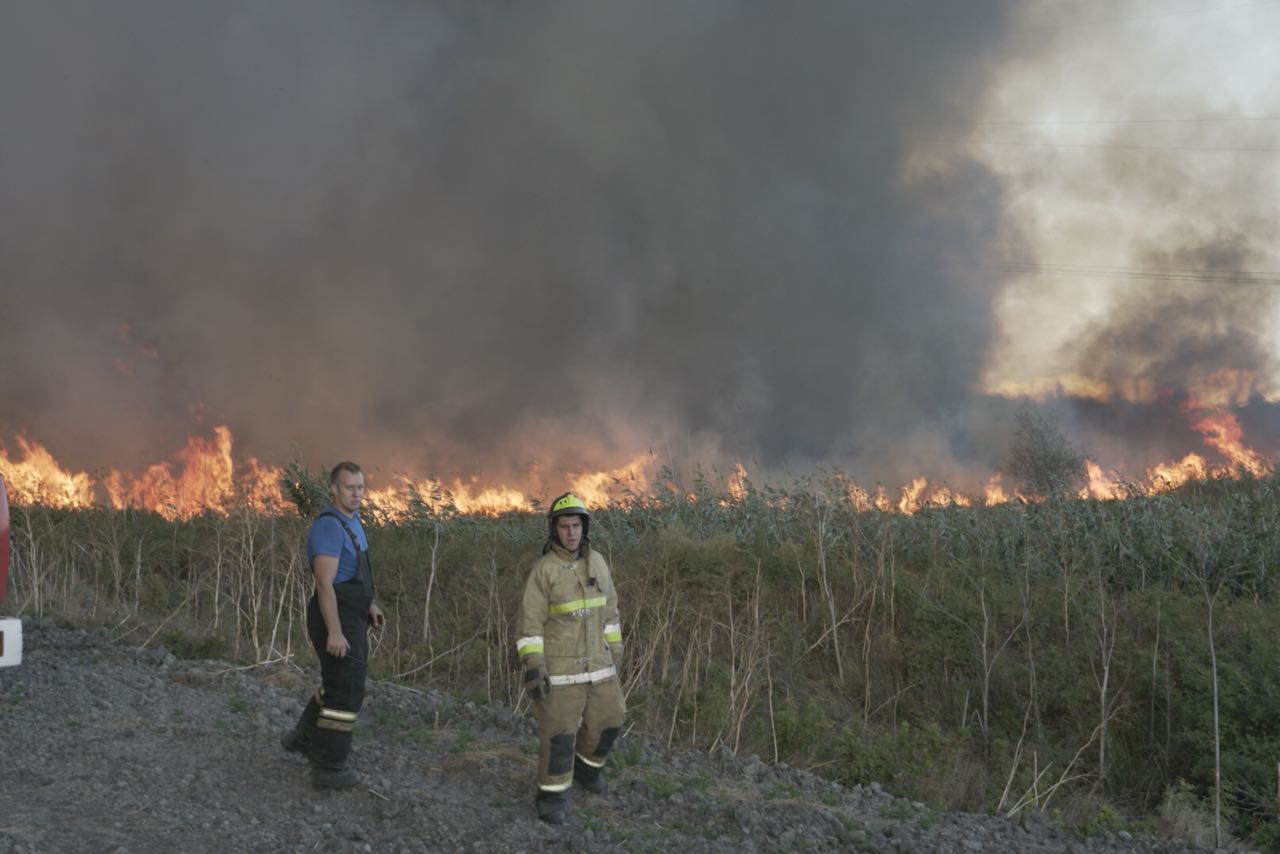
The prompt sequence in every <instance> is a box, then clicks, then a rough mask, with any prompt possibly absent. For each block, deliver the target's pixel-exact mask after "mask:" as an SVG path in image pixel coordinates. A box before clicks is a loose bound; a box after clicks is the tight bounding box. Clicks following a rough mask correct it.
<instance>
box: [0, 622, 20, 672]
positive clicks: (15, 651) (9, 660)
mask: <svg viewBox="0 0 1280 854" xmlns="http://www.w3.org/2000/svg"><path fill="white" fill-rule="evenodd" d="M21 663H22V621H21V620H19V619H16V618H14V617H0V667H12V666H13V665H15V664H21Z"/></svg>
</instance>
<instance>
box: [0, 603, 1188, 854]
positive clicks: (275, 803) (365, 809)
mask: <svg viewBox="0 0 1280 854" xmlns="http://www.w3.org/2000/svg"><path fill="white" fill-rule="evenodd" d="M24 633H25V635H26V637H25V641H26V643H25V647H26V649H25V652H24V659H23V664H22V665H21V666H19V667H16V668H9V669H5V670H0V854H8V852H13V854H17V852H23V854H28V852H29V853H30V854H35V852H64V851H65V852H86V851H94V852H133V854H139V853H140V852H156V854H159V852H165V854H168V852H174V851H202V852H203V851H262V852H268V851H270V852H275V851H315V850H325V851H375V850H377V851H395V852H400V851H404V852H415V851H512V852H515V851H541V850H571V851H587V850H590V851H638V850H645V851H680V852H688V851H725V852H730V851H732V852H740V851H804V850H813V851H831V850H840V851H858V850H865V851H903V852H935V851H936V852H964V851H1001V852H1003V851H1019V852H1068V851H1077V852H1085V851H1088V852H1120V851H1138V852H1157V851H1159V852H1191V851H1201V850H1207V849H1201V848H1197V847H1194V846H1191V845H1187V844H1184V843H1180V842H1167V841H1157V840H1152V839H1146V838H1135V837H1131V836H1129V835H1127V834H1123V833H1120V834H1106V835H1102V836H1095V837H1089V838H1084V837H1080V836H1077V835H1073V834H1069V833H1065V832H1063V831H1061V830H1058V829H1055V828H1053V827H1050V826H1048V825H1047V824H1045V823H1044V822H1043V821H1037V820H1031V819H1024V820H1021V821H1018V820H1014V821H1010V820H1006V819H1003V818H998V817H993V816H979V815H969V814H960V813H937V812H934V811H931V810H929V809H928V808H926V807H925V806H923V805H921V804H916V803H911V802H909V801H904V800H900V799H896V798H893V797H890V796H889V795H887V794H885V793H884V792H882V791H880V790H879V788H878V787H876V786H871V787H868V788H862V787H843V786H840V785H838V784H835V783H832V782H829V781H826V780H823V779H821V778H819V777H816V776H814V775H812V774H809V773H806V772H802V771H797V770H794V769H790V768H786V767H772V766H769V765H767V764H765V763H763V762H761V761H760V760H759V759H757V758H754V757H747V758H740V757H734V756H729V755H720V754H707V753H702V752H697V751H668V750H665V749H661V748H659V747H656V746H654V745H652V744H650V743H649V742H647V741H645V740H644V739H641V738H639V737H634V736H633V737H631V738H629V739H628V740H627V743H625V744H623V745H622V746H621V748H620V753H619V755H618V756H617V761H616V762H614V763H613V765H612V767H611V768H610V769H609V772H608V773H609V776H610V785H611V791H610V792H609V793H608V794H605V795H602V796H592V795H589V794H586V793H583V792H580V791H579V792H575V793H574V795H573V805H574V817H573V819H572V821H571V823H570V824H569V825H567V826H565V827H550V826H548V825H544V824H542V823H540V822H539V821H538V820H537V819H536V817H535V813H534V810H533V802H532V801H533V799H532V795H533V773H534V765H535V761H536V756H535V753H534V738H533V727H532V722H531V721H530V720H528V719H526V718H524V717H522V716H518V715H516V714H514V713H513V712H512V711H511V710H510V709H509V708H504V707H500V706H486V705H476V704H472V703H461V702H457V701H455V700H454V699H452V698H450V697H447V696H444V695H441V694H438V693H435V692H430V691H428V692H419V691H414V690H411V689H408V688H404V687H399V686H395V685H390V684H386V683H372V684H371V685H370V689H369V696H368V699H367V700H366V705H365V709H364V713H363V714H362V716H361V720H360V723H359V726H358V729H357V733H356V750H355V754H354V756H353V763H354V767H355V768H356V770H357V771H359V773H360V774H361V775H362V776H363V778H364V785H362V786H360V787H359V788H358V789H356V790H354V791H352V792H347V793H317V792H314V791H312V790H311V788H310V787H309V785H308V776H307V768H306V763H305V761H304V760H302V759H301V758H299V757H298V756H296V755H293V754H287V753H285V752H284V751H283V750H281V749H280V746H279V742H278V737H279V734H280V733H281V732H282V731H283V730H284V729H286V728H287V727H289V726H290V725H292V723H293V720H294V718H295V716H296V715H297V713H298V711H299V709H300V707H301V702H302V700H303V698H304V697H305V696H306V694H307V692H308V691H309V690H311V689H312V688H314V680H315V674H314V673H311V672H309V671H302V670H299V669H298V668H296V667H292V666H290V665H286V664H276V665H269V666H260V667H252V668H238V667H234V666H232V665H229V664H226V663H222V662H216V661H182V660H179V659H177V658H175V657H174V656H173V655H171V654H169V653H168V652H166V651H165V650H164V649H154V648H152V649H139V648H136V647H132V646H126V645H121V644H118V643H114V642H113V641H112V639H111V638H110V637H109V636H108V635H107V634H106V633H103V632H85V631H79V630H72V629H65V628H59V627H56V626H54V625H52V624H50V623H48V622H40V621H27V622H26V623H25V624H24Z"/></svg>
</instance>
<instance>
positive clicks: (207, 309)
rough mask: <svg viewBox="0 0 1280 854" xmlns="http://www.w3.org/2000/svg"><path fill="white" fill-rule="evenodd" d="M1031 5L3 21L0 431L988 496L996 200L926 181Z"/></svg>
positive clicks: (489, 468) (492, 2) (586, 8)
mask: <svg viewBox="0 0 1280 854" xmlns="http://www.w3.org/2000/svg"><path fill="white" fill-rule="evenodd" d="M1011 5H1013V4H1012V3H1011V2H1008V0H974V2H967V3H963V4H961V3H951V2H941V0H938V1H937V2H924V0H920V2H893V3H861V2H852V3H851V2H813V3H801V4H764V3H755V4H752V3H739V2H696V3H689V2H684V0H678V2H677V1H676V0H673V1H672V2H667V3H620V2H619V3H596V2H575V3H520V4H515V3H503V2H498V0H484V2H457V3H445V2H436V3H426V2H415V3H405V2H375V3H358V4H357V3H348V2H338V1H337V0H297V2H275V3H259V2H250V0H242V2H218V3H199V2H178V3H174V2H158V0H156V2H139V1H138V0H133V1H132V2H125V0H121V1H120V2H113V3H96V2H81V3H72V2H59V3H34V2H33V3H14V4H6V5H5V6H4V8H3V10H0V115H3V116H4V126H5V130H4V132H3V133H2V134H0V294H2V298H3V303H2V304H0V317H2V318H3V320H2V326H0V355H2V356H3V367H4V371H3V374H0V436H12V435H14V434H15V433H17V432H19V431H22V432H25V433H27V434H28V435H30V436H32V437H34V438H37V439H39V440H40V441H42V442H44V443H45V444H47V445H49V446H50V447H51V448H53V449H54V450H55V452H56V453H57V455H58V456H59V458H60V459H63V460H64V461H65V462H66V463H68V464H70V465H73V466H77V467H85V466H93V465H99V464H110V465H113V466H122V467H125V466H137V465H141V464H143V463H148V462H154V461H156V460H157V459H163V458H166V457H167V456H168V455H170V454H171V452H172V451H173V450H174V449H175V448H177V447H179V446H181V444H182V442H183V440H184V438H185V436H186V435H187V434H188V433H192V432H197V433H198V432H201V431H204V432H206V433H207V431H208V430H209V429H210V428H211V427H212V426H213V425H214V424H217V423H226V424H228V425H229V426H230V427H231V428H232V431H233V433H234V434H235V436H236V440H237V452H238V453H246V454H254V455H257V456H258V457H260V458H262V459H264V460H267V461H270V462H283V461H286V460H288V459H290V458H294V457H300V458H302V459H303V460H304V461H305V462H307V463H309V464H312V465H316V466H318V465H324V464H328V463H330V462H332V461H333V460H334V459H335V458H341V457H354V458H358V459H361V460H364V461H366V463H368V464H374V463H376V464H377V465H379V466H381V467H385V468H393V467H397V468H403V469H407V470H410V471H413V472H415V473H418V474H427V473H431V474H436V475H440V476H446V475H449V476H451V475H454V474H470V473H475V474H479V475H481V476H484V477H486V478H489V477H501V476H503V475H504V474H508V473H511V472H519V471H522V470H524V469H525V468H526V467H528V466H529V465H531V464H533V465H537V466H540V467H542V470H543V471H555V470H561V469H565V468H569V469H579V468H587V467H605V466H608V465H616V464H619V463H621V462H625V461H626V460H627V459H629V458H630V457H631V456H632V455H634V454H635V453H637V452H640V451H646V450H652V451H653V452H654V453H655V454H656V455H658V456H659V457H661V458H663V460H664V461H665V460H666V459H667V458H668V457H670V458H671V461H672V462H677V463H679V462H681V461H687V458H688V457H689V456H690V455H692V456H693V457H695V458H696V457H697V456H698V455H699V454H702V453H707V454H723V455H725V456H726V457H731V458H738V459H745V460H748V461H755V462H756V463H758V464H759V465H761V466H764V467H790V468H792V469H794V468H795V467H797V466H801V465H807V464H809V463H811V462H814V461H838V462H840V463H842V464H848V465H850V466H851V467H852V469H853V470H854V471H870V472H872V473H873V474H876V473H879V472H886V471H887V468H888V467H889V465H890V464H891V463H893V462H894V460H895V455H897V456H898V457H903V459H902V463H903V464H904V465H905V466H906V467H907V468H911V467H916V466H918V465H919V464H920V463H922V462H929V461H930V460H927V459H926V460H922V459H918V458H917V457H920V456H929V457H937V456H938V455H939V454H942V455H952V456H954V457H957V458H964V457H965V456H970V457H971V458H973V459H976V460H979V461H981V462H982V463H984V464H985V463H987V462H989V460H988V459H987V457H988V456H989V455H990V449H986V448H983V447H981V444H982V443H981V442H980V441H979V440H978V438H977V437H976V436H975V434H974V431H975V430H976V429H977V428H976V427H975V424H977V423H979V422H981V420H982V419H981V418H980V417H976V416H974V415H972V414H971V409H970V407H971V404H972V395H973V394H974V391H973V389H974V388H975V386H976V384H977V381H978V377H979V374H980V371H981V366H982V361H983V358H984V354H985V353H986V351H987V348H988V344H989V340H990V337H991V336H992V334H993V331H992V326H993V320H992V313H991V301H992V296H993V294H994V292H995V289H996V287H997V286H998V284H999V283H998V282H997V281H995V280H994V279H993V278H992V276H991V274H990V273H989V272H987V273H979V272H975V271H979V270H981V269H982V268H983V267H986V268H987V269H990V261H991V259H992V258H993V257H994V252H995V248H994V247H995V245H996V243H997V236H998V234H999V233H1000V232H1001V229H1002V228H1003V226H1004V224H1003V223H1002V222H1001V211H1002V199H1001V188H1000V186H999V183H998V182H997V181H996V180H995V178H994V177H993V176H992V175H991V174H990V173H989V172H987V171H986V170H984V169H983V168H981V167H979V166H978V165H976V164H975V163H973V162H969V161H955V160H951V161H938V162H936V163H932V164H929V163H922V164H916V165H915V166H912V167H909V166H908V163H907V156H908V154H910V153H911V152H912V151H913V149H914V148H915V144H916V139H915V136H914V135H916V134H919V133H921V131H920V128H921V127H923V126H926V125H935V126H936V125H951V126H953V127H954V126H956V125H963V123H964V122H965V121H967V120H968V119H969V118H970V117H971V116H972V115H973V114H974V112H975V110H976V108H977V105H978V103H979V101H980V99H981V98H982V96H983V94H984V92H985V91H986V90H987V87H988V85H989V83H990V78H991V75H992V74H993V73H994V71H995V70H996V69H997V68H998V67H999V62H1000V58H1001V55H1002V52H1003V51H1004V50H1005V46H1004V45H1003V33H1004V32H1005V28H1006V21H1007V17H1008V7H1010V6H1011ZM1023 46H1025V37H1024V39H1023ZM931 133H935V134H936V130H935V131H931ZM570 452H576V453H577V454H579V455H580V457H579V458H574V457H571V456H570Z"/></svg>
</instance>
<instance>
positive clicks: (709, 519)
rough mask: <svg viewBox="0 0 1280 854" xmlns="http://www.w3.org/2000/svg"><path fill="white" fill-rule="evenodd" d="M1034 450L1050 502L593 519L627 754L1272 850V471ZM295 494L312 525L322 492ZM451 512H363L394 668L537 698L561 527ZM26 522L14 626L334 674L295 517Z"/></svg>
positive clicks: (676, 506)
mask: <svg viewBox="0 0 1280 854" xmlns="http://www.w3.org/2000/svg"><path fill="white" fill-rule="evenodd" d="M1023 440H1024V441H1025V443H1026V449H1025V454H1024V456H1025V458H1026V459H1024V460H1023V461H1022V462H1023V463H1024V464H1025V465H1022V469H1021V472H1022V477H1023V478H1024V480H1025V481H1026V482H1027V483H1028V484H1030V485H1032V486H1035V487H1036V488H1037V491H1038V493H1039V494H1042V495H1044V496H1045V498H1044V500H1043V501H1041V502H1039V503H1031V504H1021V503H1010V504H1007V505H1000V506H995V507H975V508H966V507H958V506H948V507H932V508H927V509H925V510H922V511H921V512H919V513H916V514H915V515H910V516H907V515H900V514H891V513H882V512H879V511H871V512H858V511H857V510H856V507H855V504H854V502H853V501H852V500H851V499H850V497H849V492H848V481H847V480H846V479H845V478H844V477H842V476H841V475H839V474H837V473H830V474H821V475H819V476H815V477H813V478H811V479H807V480H802V481H799V482H797V483H795V484H793V485H791V486H789V487H787V488H756V487H754V486H753V485H751V484H749V483H748V484H745V494H744V495H740V496H736V497H732V498H731V497H730V496H728V495H725V494H721V493H719V492H717V491H716V489H714V488H713V487H712V485H711V483H712V481H713V480H715V478H713V477H699V478H698V479H697V480H696V481H695V483H694V484H693V486H692V488H691V489H689V490H687V491H686V490H685V489H678V488H676V487H675V486H674V485H673V481H674V479H673V478H672V477H671V474H670V472H663V473H662V474H661V475H660V477H659V478H658V482H657V484H656V485H655V487H654V489H653V490H652V491H651V492H650V493H648V494H644V495H629V496H627V500H626V502H625V504H624V506H621V507H618V508H614V509H610V510H602V511H598V512H596V513H595V514H594V515H593V517H592V528H591V532H592V539H593V541H594V542H595V544H596V546H597V548H599V549H601V550H602V551H603V552H604V553H605V555H606V556H607V557H608V559H609V560H610V562H611V564H612V565H613V566H614V567H615V573H616V576H617V580H618V584H619V590H620V593H621V596H622V605H623V620H624V631H625V634H626V638H627V659H626V661H625V662H624V663H623V666H622V668H621V671H622V676H623V680H624V686H625V690H626V694H627V702H628V706H629V710H630V711H629V722H630V725H631V726H633V727H634V733H633V734H644V735H647V736H648V737H649V738H650V739H651V740H653V741H655V742H659V743H662V744H670V745H673V746H694V747H701V748H708V749H712V748H715V749H728V750H730V751H734V752H737V753H740V754H742V755H748V754H757V755H759V756H760V757H762V758H763V759H765V760H766V761H787V762H792V763H794V764H796V765H800V766H803V767H810V768H813V769H814V770H815V771H817V772H819V773H822V774H824V775H827V776H829V777H832V778H834V779H838V780H842V781H845V782H847V783H870V782H872V781H874V782H878V783H880V784H882V785H884V786H885V787H886V788H887V789H889V790H890V791H893V792H895V793H897V794H901V795H904V796H907V797H910V798H913V799H916V800H919V801H922V802H924V803H926V804H928V805H929V806H930V807H931V808H933V809H957V808H963V809H968V810H999V811H1001V812H1016V811H1018V810H1023V809H1039V810H1043V811H1045V812H1046V813H1053V812H1054V811H1055V810H1056V811H1058V812H1059V814H1060V815H1061V820H1062V822H1063V823H1064V824H1065V825H1067V826H1071V827H1082V828H1089V829H1096V830H1099V831H1100V830H1106V829H1112V828H1115V827H1118V826H1120V825H1121V823H1125V824H1126V825H1127V826H1133V827H1137V826H1138V825H1136V824H1135V822H1137V821H1139V820H1141V821H1142V822H1144V823H1145V824H1143V825H1142V826H1146V827H1152V828H1156V827H1198V828H1203V827H1204V825H1205V822H1208V826H1209V827H1210V828H1212V827H1213V824H1214V821H1215V812H1220V814H1221V816H1222V819H1221V821H1222V823H1223V827H1224V829H1229V830H1230V831H1231V832H1232V833H1234V834H1235V835H1237V836H1240V837H1245V838H1248V839H1250V840H1252V841H1255V842H1256V843H1258V844H1263V843H1266V844H1271V843H1273V842H1274V841H1275V840H1276V839H1277V838H1280V823H1278V822H1277V817H1276V798H1275V793H1276V791H1277V779H1276V773H1277V772H1276V760H1277V758H1280V642H1278V640H1277V639H1280V607H1277V602H1276V600H1275V599H1274V598H1273V597H1274V596H1275V591H1276V589H1277V582H1278V581H1280V577H1278V570H1280V517H1278V516H1277V513H1276V508H1277V506H1278V504H1280V501H1278V499H1280V476H1270V477H1266V478H1248V477H1241V478H1240V479H1230V480H1228V479H1222V480H1211V481H1205V482H1200V483H1193V484H1190V485H1188V486H1186V487H1184V488H1183V489H1181V490H1179V491H1177V492H1176V493H1169V494H1163V495H1157V496H1152V497H1144V498H1134V499H1128V500H1124V501H1081V500H1075V499H1065V498H1061V497H1058V496H1060V495H1061V494H1062V492H1063V491H1064V488H1065V486H1066V485H1068V484H1070V483H1071V482H1073V479H1074V478H1075V476H1076V472H1077V468H1076V462H1075V460H1076V457H1075V455H1074V452H1073V451H1072V450H1071V449H1070V447H1068V446H1065V445H1063V444H1062V443H1061V442H1059V441H1058V440H1057V438H1055V434H1054V432H1053V430H1052V427H1051V425H1049V426H1047V427H1046V426H1045V425H1042V424H1041V425H1036V424H1028V425H1025V429H1024V432H1023ZM1037 448H1039V449H1040V450H1037ZM1046 449H1047V450H1046ZM290 476H291V477H292V478H293V479H294V481H295V488H294V490H293V492H292V493H291V494H294V495H295V496H296V497H297V500H298V503H299V506H303V507H311V506H312V504H313V503H314V501H315V500H316V498H315V494H316V493H315V489H314V488H313V487H314V486H315V484H314V483H308V482H307V480H306V478H311V479H312V480H313V481H314V480H315V479H316V478H315V476H314V475H308V474H307V473H305V472H302V471H300V470H296V469H295V470H291V471H290ZM436 498H437V497H434V496H433V497H431V500H432V501H435V500H436ZM430 506H445V507H446V508H448V506H449V505H448V504H447V502H446V503H445V504H444V505H436V504H430V505H429V504H428V502H427V501H420V502H418V504H417V505H416V510H415V513H414V515H413V517H412V518H411V519H410V520H409V521H401V522H399V523H397V524H388V523H387V522H386V519H385V517H384V516H383V515H382V514H380V513H379V512H378V510H377V508H372V509H371V514H370V518H371V520H372V522H373V524H372V525H371V529H370V539H371V541H372V545H373V550H374V552H373V553H374V560H375V568H376V571H377V574H378V592H379V598H380V600H381V603H382V606H383V609H384V610H385V611H386V613H387V619H388V627H387V629H386V630H385V631H384V632H382V633H381V635H380V636H378V637H376V638H375V640H374V642H373V648H372V655H371V666H372V671H373V675H374V676H375V677H377V678H384V679H397V680H400V681H402V682H404V683H406V684H412V685H418V686H431V687H434V688H439V689H442V690H448V691H451V692H454V693H455V694H456V695H458V696H461V697H467V698H471V699H476V700H485V701H496V702H506V703H511V704H516V703H522V702H525V701H524V700H523V698H522V695H521V693H520V679H519V675H518V673H517V669H516V666H515V662H514V661H513V647H514V641H515V638H514V637H513V636H512V632H513V623H514V619H513V615H514V608H515V604H516V599H517V596H518V593H519V589H520V585H521V582H522V580H523V575H524V572H525V570H526V568H527V567H528V566H529V565H530V564H531V562H532V561H533V560H534V559H535V557H536V556H537V554H538V552H539V546H540V543H541V539H542V536H543V531H544V530H545V529H544V526H543V523H542V522H541V520H540V519H539V518H537V517H534V516H530V515H521V514H508V515H505V516H501V517H492V518H490V517H483V518H477V517H466V516H461V515H459V514H458V513H457V512H456V511H453V510H451V509H446V510H445V511H443V512H433V511H431V510H430ZM13 521H14V536H15V542H14V545H15V557H16V560H15V564H14V567H13V571H12V576H13V577H12V582H11V583H12V588H11V598H10V599H9V600H8V601H7V602H6V607H7V608H9V609H10V610H14V609H17V610H19V611H20V612H21V613H24V614H31V615H41V616H48V617H53V618H57V619H63V620H67V621H71V622H75V623H81V624H85V623H96V624H102V625H109V626H111V627H112V628H113V630H114V631H115V632H116V633H117V634H118V635H121V636H123V637H128V639H129V640H130V641H131V642H134V643H144V642H146V643H160V642H163V643H164V644H165V645H166V646H168V647H169V648H170V649H171V651H173V652H174V653H175V654H177V655H183V656H197V657H205V656H208V655H213V654H216V655H218V656H225V657H228V658H231V659H233V660H236V661H239V662H246V663H247V662H262V661H271V660H281V659H292V660H296V661H297V662H298V663H299V664H302V665H303V666H312V664H313V662H312V653H311V649H310V646H309V644H308V643H307V641H306V638H305V631H304V628H303V623H304V610H305V605H306V601H307V597H308V596H309V595H310V578H309V575H308V573H307V570H306V559H305V553H304V544H303V540H304V536H305V532H306V526H307V520H306V519H305V518H303V517H301V516H299V517H288V518H285V517H266V516H260V515H257V514H255V513H253V512H251V511H249V510H248V509H245V510H242V511H237V512H235V513H232V514H231V515H230V516H227V517H222V516H213V515H210V516H204V517H200V518H196V519H192V520H189V521H183V522H173V523H171V522H166V521H165V520H163V519H161V518H159V517H158V516H154V515H151V514H146V513H140V512H134V511H126V512H117V511H108V510H89V511H79V512H66V511H57V510H49V509H46V508H41V507H17V508H14V520H13ZM1215 706H1216V710H1217V714H1216V722H1215ZM438 725H439V724H438V723H437V724H436V726H438ZM1215 735H1216V737H1217V740H1218V744H1219V746H1220V751H1221V759H1220V767H1221V777H1222V787H1221V798H1222V800H1221V804H1220V805H1219V806H1215V786H1214V776H1215ZM406 737H419V734H417V733H413V732H407V733H406ZM620 750H621V754H620V759H623V760H624V761H623V763H622V764H623V765H637V764H639V763H641V762H642V753H640V752H639V751H633V752H630V753H628V747H627V741H626V740H624V741H623V743H622V745H621V747H620Z"/></svg>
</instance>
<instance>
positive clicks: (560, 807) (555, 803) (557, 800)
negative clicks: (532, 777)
mask: <svg viewBox="0 0 1280 854" xmlns="http://www.w3.org/2000/svg"><path fill="white" fill-rule="evenodd" d="M534 803H535V804H536V805H537V807H538V818H540V819H542V820H543V821H545V822H546V823H547V824H564V823H565V822H567V821H568V820H569V795H568V793H567V792H543V791H539V792H538V796H537V797H536V798H534Z"/></svg>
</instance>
